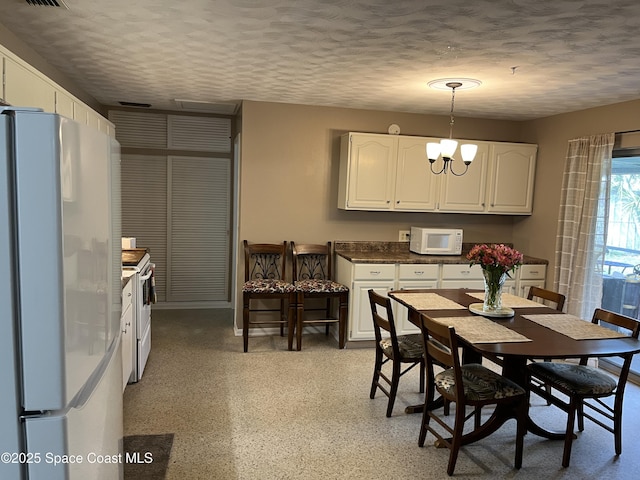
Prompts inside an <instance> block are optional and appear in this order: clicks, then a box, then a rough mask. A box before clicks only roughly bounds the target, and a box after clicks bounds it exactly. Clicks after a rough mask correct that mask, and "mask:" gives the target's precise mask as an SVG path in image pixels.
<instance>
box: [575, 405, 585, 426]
mask: <svg viewBox="0 0 640 480" xmlns="http://www.w3.org/2000/svg"><path fill="white" fill-rule="evenodd" d="M576 414H577V416H578V431H580V432H583V431H584V403H583V402H582V401H579V402H577V405H576Z"/></svg>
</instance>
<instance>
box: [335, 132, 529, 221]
mask: <svg viewBox="0 0 640 480" xmlns="http://www.w3.org/2000/svg"><path fill="white" fill-rule="evenodd" d="M438 140H439V139H436V138H429V137H410V136H397V135H384V134H372V133H354V132H351V133H348V134H345V135H343V136H342V137H341V149H340V176H339V186H338V208H342V209H345V210H386V211H404V212H408V211H409V212H410V211H414V212H448V213H492V214H511V215H527V214H530V213H531V210H532V204H533V181H534V174H535V161H536V152H537V145H531V144H520V143H502V142H484V141H477V142H474V143H476V144H477V145H478V152H477V154H476V157H475V159H474V160H473V162H472V163H471V164H470V165H469V169H468V171H467V172H466V173H464V174H463V175H460V176H457V175H454V174H452V173H451V172H448V173H446V174H445V173H442V174H440V175H436V174H434V173H432V172H431V169H430V167H429V160H428V159H427V156H426V144H427V143H428V142H430V141H438ZM453 163H454V166H453V169H454V171H455V172H456V173H462V172H463V171H464V164H463V163H462V161H461V160H459V159H456V160H454V162H453ZM441 168H442V160H441V159H439V160H438V161H437V162H436V163H435V165H434V169H435V170H436V171H438V170H440V169H441Z"/></svg>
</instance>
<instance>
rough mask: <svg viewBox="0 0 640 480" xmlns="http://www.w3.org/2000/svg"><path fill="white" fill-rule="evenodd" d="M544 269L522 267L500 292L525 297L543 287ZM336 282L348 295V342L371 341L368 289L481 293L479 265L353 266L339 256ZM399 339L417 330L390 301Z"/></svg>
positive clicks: (383, 292) (480, 269) (482, 287)
mask: <svg viewBox="0 0 640 480" xmlns="http://www.w3.org/2000/svg"><path fill="white" fill-rule="evenodd" d="M545 275H546V265H538V264H536V265H522V266H521V267H520V268H519V269H518V270H517V271H516V273H515V274H513V277H514V278H509V279H507V281H506V282H505V284H504V287H503V290H502V291H503V292H504V293H510V294H513V295H519V296H522V297H525V296H526V295H527V294H528V293H529V287H530V286H532V285H536V286H540V287H544V284H545ZM336 281H337V282H339V283H342V284H343V285H347V286H349V288H350V292H349V321H348V333H347V340H349V341H351V340H373V339H374V338H375V335H374V331H373V319H372V318H371V307H370V305H369V293H368V292H369V289H370V288H372V289H373V290H374V291H375V292H376V293H379V294H381V295H386V294H387V293H388V292H389V291H391V290H412V289H430V288H470V289H475V290H482V289H484V278H483V275H482V268H481V267H480V265H474V266H472V267H470V266H469V264H468V263H455V264H435V263H430V264H395V263H384V264H379V263H375V264H374V263H352V262H350V261H348V260H346V259H345V258H343V257H341V256H337V258H336ZM391 305H392V307H393V314H394V318H395V321H396V328H397V333H398V335H406V334H410V333H418V332H419V329H418V327H416V326H415V325H413V324H412V323H411V322H409V320H408V318H407V309H406V308H405V307H403V306H402V305H401V304H400V303H398V302H396V301H392V302H391Z"/></svg>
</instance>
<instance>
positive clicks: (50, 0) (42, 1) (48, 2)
mask: <svg viewBox="0 0 640 480" xmlns="http://www.w3.org/2000/svg"><path fill="white" fill-rule="evenodd" d="M25 1H26V2H27V3H28V4H29V5H33V6H34V7H64V8H66V9H67V10H69V7H67V6H66V5H65V3H64V2H63V1H62V0H57V1H56V0H25Z"/></svg>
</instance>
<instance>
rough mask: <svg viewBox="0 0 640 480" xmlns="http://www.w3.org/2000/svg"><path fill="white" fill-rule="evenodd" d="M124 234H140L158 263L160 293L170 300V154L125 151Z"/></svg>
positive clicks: (161, 299)
mask: <svg viewBox="0 0 640 480" xmlns="http://www.w3.org/2000/svg"><path fill="white" fill-rule="evenodd" d="M121 173H122V235H123V236H124V237H136V244H137V246H139V247H145V248H148V249H149V251H150V254H151V261H152V262H153V263H155V264H156V270H155V279H156V295H157V297H158V301H159V302H164V301H166V284H167V157H166V156H164V155H122V160H121Z"/></svg>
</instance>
